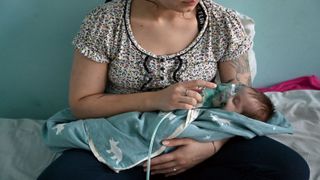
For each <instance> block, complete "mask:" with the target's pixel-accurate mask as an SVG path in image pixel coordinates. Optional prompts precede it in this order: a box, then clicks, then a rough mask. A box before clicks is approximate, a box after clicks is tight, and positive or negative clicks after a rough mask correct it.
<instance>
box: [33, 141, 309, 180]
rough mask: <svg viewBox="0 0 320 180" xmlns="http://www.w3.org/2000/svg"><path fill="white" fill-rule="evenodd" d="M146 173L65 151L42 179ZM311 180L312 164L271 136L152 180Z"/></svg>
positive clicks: (97, 179)
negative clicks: (117, 170)
mask: <svg viewBox="0 0 320 180" xmlns="http://www.w3.org/2000/svg"><path fill="white" fill-rule="evenodd" d="M145 176H146V174H145V172H143V169H142V168H141V167H135V168H132V169H129V170H126V171H121V172H120V173H119V174H118V173H115V172H113V171H112V170H110V169H109V168H108V167H107V166H106V165H104V164H102V163H100V162H98V161H97V160H96V158H95V157H94V156H93V154H92V153H91V152H89V151H85V150H79V149H73V150H68V151H65V152H64V153H63V154H62V155H61V156H60V157H59V158H58V159H57V160H56V161H54V162H53V163H52V164H51V165H50V166H49V167H47V169H45V171H43V173H42V174H41V175H40V177H39V180H72V179H77V180H143V179H145ZM158 179H172V180H188V179H190V180H202V179H203V180H208V179H213V180H238V179H246V180H267V179H268V180H278V179H279V180H308V179H309V167H308V165H307V163H306V161H305V160H304V159H303V158H302V157H301V156H300V155H299V154H297V153H296V152H295V151H293V150H292V149H290V148H288V147H287V146H285V145H283V144H281V143H279V142H277V141H274V140H272V139H270V138H268V137H263V136H262V137H256V138H253V139H250V140H246V139H243V138H241V137H235V138H232V139H231V140H230V141H229V142H228V143H226V144H225V145H224V146H223V148H222V149H221V150H220V151H219V152H218V153H216V154H215V155H214V156H212V157H211V158H209V159H207V160H206V161H204V162H203V163H201V164H199V165H198V166H196V167H194V168H192V169H190V170H188V171H186V172H184V173H182V174H179V175H177V176H172V177H170V178H164V177H162V176H160V175H158V176H152V177H151V180H158Z"/></svg>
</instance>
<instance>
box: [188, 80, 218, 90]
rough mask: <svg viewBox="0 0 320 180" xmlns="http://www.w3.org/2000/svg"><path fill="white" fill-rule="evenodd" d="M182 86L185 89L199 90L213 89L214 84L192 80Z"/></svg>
mask: <svg viewBox="0 0 320 180" xmlns="http://www.w3.org/2000/svg"><path fill="white" fill-rule="evenodd" d="M183 85H184V87H185V88H187V89H199V88H215V87H216V84H215V83H212V82H208V81H203V80H193V81H187V82H183Z"/></svg>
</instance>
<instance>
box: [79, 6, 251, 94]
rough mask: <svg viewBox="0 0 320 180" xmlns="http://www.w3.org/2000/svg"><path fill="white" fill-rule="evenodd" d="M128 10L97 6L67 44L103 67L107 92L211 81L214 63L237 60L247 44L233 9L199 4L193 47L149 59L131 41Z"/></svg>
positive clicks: (133, 90) (119, 7) (152, 56)
mask: <svg viewBox="0 0 320 180" xmlns="http://www.w3.org/2000/svg"><path fill="white" fill-rule="evenodd" d="M130 7H131V0H113V1H112V2H109V3H106V4H103V5H100V6H99V7H97V8H96V9H94V10H93V11H92V12H91V13H90V14H89V15H88V16H87V17H86V18H85V19H84V21H83V24H82V26H81V28H80V31H79V33H78V34H77V35H76V37H75V38H74V40H73V44H74V45H75V47H76V48H77V49H78V50H79V51H80V52H81V53H82V54H83V55H85V56H86V57H88V58H90V59H91V60H93V61H96V62H100V63H108V83H107V87H106V92H107V93H135V92H142V91H152V90H157V89H162V88H165V87H167V86H169V85H171V84H174V83H176V82H180V81H188V80H195V79H202V80H206V81H213V80H214V78H215V76H216V73H217V63H218V62H219V61H228V60H234V59H237V58H238V57H239V56H240V55H241V54H243V53H245V52H246V51H247V50H248V49H249V48H250V47H251V44H252V43H251V41H250V39H249V37H248V36H247V35H246V33H245V31H244V28H243V26H242V25H241V22H240V19H239V18H238V16H237V15H236V13H235V12H234V11H233V10H230V9H227V8H225V7H222V6H221V5H219V4H216V3H215V2H213V1H212V0H202V1H200V3H199V5H198V7H197V20H198V28H199V33H198V35H197V37H196V38H195V39H194V40H193V42H192V43H190V44H189V45H188V46H187V47H186V48H185V49H183V50H181V51H180V52H177V53H175V54H170V55H155V54H153V53H151V52H149V51H147V50H145V49H143V47H141V46H140V45H139V43H138V42H137V41H136V39H135V37H134V36H133V32H132V29H131V26H130ZM155 43H156V42H155Z"/></svg>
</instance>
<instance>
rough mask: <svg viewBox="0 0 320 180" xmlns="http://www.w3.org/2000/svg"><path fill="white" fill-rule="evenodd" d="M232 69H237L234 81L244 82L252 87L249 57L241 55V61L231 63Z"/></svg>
mask: <svg viewBox="0 0 320 180" xmlns="http://www.w3.org/2000/svg"><path fill="white" fill-rule="evenodd" d="M231 65H232V67H233V68H234V69H235V73H236V74H235V78H234V79H233V81H237V82H242V83H244V84H247V85H249V86H251V73H250V65H249V59H248V55H247V54H244V55H241V56H240V58H239V59H236V60H232V61H231Z"/></svg>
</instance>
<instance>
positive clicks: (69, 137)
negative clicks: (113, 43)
mask: <svg viewBox="0 0 320 180" xmlns="http://www.w3.org/2000/svg"><path fill="white" fill-rule="evenodd" d="M160 121H161V124H160V126H159V129H158V131H157V133H156V136H155V139H154V145H153V150H152V153H151V157H154V156H157V155H159V154H161V153H164V152H165V151H166V150H168V149H166V147H165V146H163V145H162V144H161V141H162V140H164V139H167V138H175V137H178V138H182V137H188V138H192V139H195V140H198V141H214V140H219V139H223V138H229V137H233V136H242V137H245V138H253V137H255V136H261V135H267V134H275V133H292V127H291V125H290V124H289V123H288V121H287V120H286V119H285V117H284V116H283V115H282V114H280V113H279V112H276V113H275V115H274V116H273V118H272V119H270V120H269V121H268V123H264V122H261V121H257V120H253V119H250V118H247V117H245V116H243V115H241V114H237V113H232V112H227V111H224V110H221V109H214V108H210V109H201V108H197V109H193V110H176V111H173V112H144V113H141V112H128V113H123V114H119V115H116V116H112V117H109V118H95V119H86V120H78V119H76V118H75V117H74V116H73V115H72V113H71V111H70V110H69V109H65V110H62V111H60V112H58V113H57V114H55V115H54V116H52V117H51V118H50V119H48V121H47V122H46V124H45V125H44V128H43V133H44V139H45V142H46V144H47V145H48V146H49V147H51V148H52V149H54V150H56V151H63V150H66V149H70V148H82V149H87V150H90V151H92V152H93V153H94V155H95V156H96V158H97V159H98V160H99V161H101V162H103V163H105V164H106V165H108V166H109V167H110V168H111V169H113V170H115V171H117V172H118V171H120V170H124V169H128V168H131V167H134V166H136V165H139V164H140V163H141V162H143V161H145V160H147V158H148V148H149V144H150V141H151V136H152V134H153V132H154V130H155V128H156V126H157V125H158V124H159V122H160Z"/></svg>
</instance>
